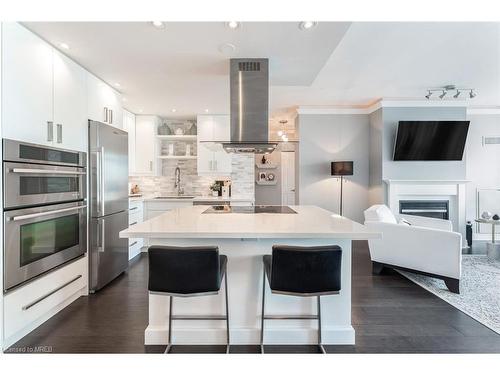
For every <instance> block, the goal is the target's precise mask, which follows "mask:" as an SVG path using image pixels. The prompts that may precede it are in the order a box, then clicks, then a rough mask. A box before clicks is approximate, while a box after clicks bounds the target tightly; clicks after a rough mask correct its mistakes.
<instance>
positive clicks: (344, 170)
mask: <svg viewBox="0 0 500 375" xmlns="http://www.w3.org/2000/svg"><path fill="white" fill-rule="evenodd" d="M353 174H354V162H353V161H332V176H336V177H339V176H340V216H342V215H343V212H342V200H343V197H342V190H343V185H344V176H352V175H353Z"/></svg>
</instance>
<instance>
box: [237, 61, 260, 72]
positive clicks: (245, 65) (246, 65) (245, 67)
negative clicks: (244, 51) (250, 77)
mask: <svg viewBox="0 0 500 375" xmlns="http://www.w3.org/2000/svg"><path fill="white" fill-rule="evenodd" d="M238 70H239V71H240V72H260V62H259V61H243V62H239V63H238Z"/></svg>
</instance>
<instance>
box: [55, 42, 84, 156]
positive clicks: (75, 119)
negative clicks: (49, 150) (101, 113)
mask: <svg viewBox="0 0 500 375" xmlns="http://www.w3.org/2000/svg"><path fill="white" fill-rule="evenodd" d="M85 75H86V72H85V70H84V69H83V68H82V67H80V66H79V65H78V64H76V63H75V62H74V61H72V60H71V59H69V58H68V57H66V56H65V55H63V54H61V53H59V52H58V51H55V50H54V145H55V146H57V147H62V148H67V149H71V150H79V151H85V150H86V149H87V127H88V126H87V98H86V85H85Z"/></svg>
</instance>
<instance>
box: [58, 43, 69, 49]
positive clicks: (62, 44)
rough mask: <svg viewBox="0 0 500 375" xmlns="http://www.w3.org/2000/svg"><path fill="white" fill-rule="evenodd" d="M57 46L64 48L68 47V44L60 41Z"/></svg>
mask: <svg viewBox="0 0 500 375" xmlns="http://www.w3.org/2000/svg"><path fill="white" fill-rule="evenodd" d="M59 47H61V48H64V49H69V46H68V44H67V43H60V44H59Z"/></svg>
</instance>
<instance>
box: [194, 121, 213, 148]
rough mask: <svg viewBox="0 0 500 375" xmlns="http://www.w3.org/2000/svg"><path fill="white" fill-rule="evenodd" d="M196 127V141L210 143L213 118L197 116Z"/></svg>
mask: <svg viewBox="0 0 500 375" xmlns="http://www.w3.org/2000/svg"><path fill="white" fill-rule="evenodd" d="M196 126H197V128H198V141H202V142H211V141H213V140H214V121H213V116H208V115H199V116H198V117H197V121H196Z"/></svg>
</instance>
